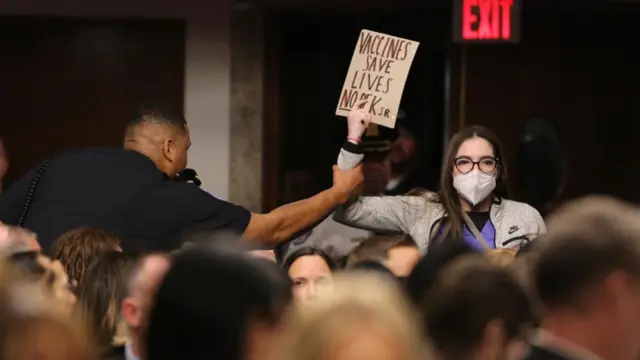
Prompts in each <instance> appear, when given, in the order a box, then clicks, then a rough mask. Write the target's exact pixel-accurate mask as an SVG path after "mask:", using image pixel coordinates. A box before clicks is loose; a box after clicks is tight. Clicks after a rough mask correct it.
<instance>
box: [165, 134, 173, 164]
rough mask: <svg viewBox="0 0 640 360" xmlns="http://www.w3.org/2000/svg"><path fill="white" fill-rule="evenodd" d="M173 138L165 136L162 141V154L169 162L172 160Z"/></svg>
mask: <svg viewBox="0 0 640 360" xmlns="http://www.w3.org/2000/svg"><path fill="white" fill-rule="evenodd" d="M173 146H174V144H173V140H171V138H166V139H165V140H164V142H163V143H162V156H163V157H164V158H165V159H166V160H167V161H169V162H173V154H174V149H173Z"/></svg>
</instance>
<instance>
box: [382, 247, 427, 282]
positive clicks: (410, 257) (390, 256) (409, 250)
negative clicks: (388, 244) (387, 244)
mask: <svg viewBox="0 0 640 360" xmlns="http://www.w3.org/2000/svg"><path fill="white" fill-rule="evenodd" d="M419 260H420V251H418V248H417V247H415V246H394V247H392V248H391V249H389V250H388V251H387V260H386V261H385V263H384V265H385V266H386V267H387V268H388V269H389V270H391V272H392V273H393V274H394V275H395V276H398V277H407V276H409V274H410V273H411V270H413V268H414V267H415V266H416V264H417V263H418V261H419Z"/></svg>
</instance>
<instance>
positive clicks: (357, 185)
mask: <svg viewBox="0 0 640 360" xmlns="http://www.w3.org/2000/svg"><path fill="white" fill-rule="evenodd" d="M363 182H364V175H363V174H362V164H360V165H358V166H356V167H355V168H353V169H349V170H340V168H339V167H338V166H337V165H334V166H333V189H334V190H335V191H337V193H338V194H339V197H340V202H341V203H345V202H347V201H349V199H351V198H352V197H353V196H354V195H356V194H357V193H359V192H360V191H361V190H362V184H363Z"/></svg>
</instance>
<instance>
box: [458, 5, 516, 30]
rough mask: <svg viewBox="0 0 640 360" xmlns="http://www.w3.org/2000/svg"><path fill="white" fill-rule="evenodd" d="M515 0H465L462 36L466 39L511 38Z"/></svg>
mask: <svg viewBox="0 0 640 360" xmlns="http://www.w3.org/2000/svg"><path fill="white" fill-rule="evenodd" d="M512 7H513V0H463V2H462V38H463V39H465V40H500V39H502V40H509V39H511V8H512Z"/></svg>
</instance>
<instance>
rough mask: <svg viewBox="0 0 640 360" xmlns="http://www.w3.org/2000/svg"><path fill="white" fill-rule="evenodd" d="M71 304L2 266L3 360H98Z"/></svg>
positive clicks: (0, 322)
mask: <svg viewBox="0 0 640 360" xmlns="http://www.w3.org/2000/svg"><path fill="white" fill-rule="evenodd" d="M68 306H69V304H68V303H66V302H65V301H64V300H62V299H58V298H56V297H55V296H53V294H51V293H50V292H49V291H46V289H45V288H44V287H43V286H42V284H41V283H40V282H39V281H33V280H32V279H28V278H24V277H23V276H22V275H21V274H20V273H17V272H15V271H13V270H12V269H11V268H10V267H9V266H8V265H7V264H4V263H3V264H0V335H1V337H2V343H0V356H1V357H2V359H6V360H23V359H24V360H27V359H36V358H41V357H43V356H44V357H46V358H47V359H49V360H91V359H96V354H95V353H94V351H93V348H94V344H93V343H91V341H90V339H89V338H88V337H87V336H86V330H87V329H85V328H84V327H83V326H82V324H83V322H82V321H79V320H78V319H76V318H75V317H74V316H69V310H68Z"/></svg>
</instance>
